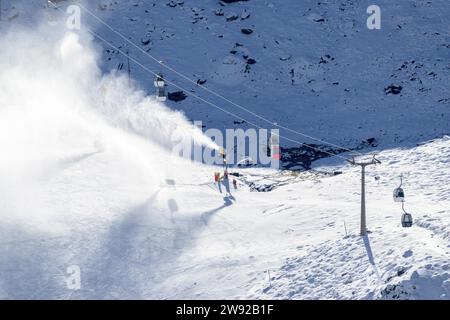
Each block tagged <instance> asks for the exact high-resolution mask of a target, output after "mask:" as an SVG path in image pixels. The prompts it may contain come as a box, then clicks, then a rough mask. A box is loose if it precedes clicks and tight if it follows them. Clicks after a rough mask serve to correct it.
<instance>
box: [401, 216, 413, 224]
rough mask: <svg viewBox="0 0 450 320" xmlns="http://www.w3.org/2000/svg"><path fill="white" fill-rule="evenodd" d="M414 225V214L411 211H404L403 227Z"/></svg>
mask: <svg viewBox="0 0 450 320" xmlns="http://www.w3.org/2000/svg"><path fill="white" fill-rule="evenodd" d="M412 225H413V218H412V215H411V214H409V213H404V214H403V215H402V227H404V228H409V227H412Z"/></svg>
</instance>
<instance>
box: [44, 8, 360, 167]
mask: <svg viewBox="0 0 450 320" xmlns="http://www.w3.org/2000/svg"><path fill="white" fill-rule="evenodd" d="M52 5H53V6H54V8H55V9H57V10H59V11H62V10H61V8H58V7H56V6H55V5H54V4H52ZM88 32H89V33H90V34H91V35H92V36H93V37H95V38H97V39H99V40H101V41H102V42H104V43H106V44H107V45H108V46H110V47H111V48H113V49H114V50H116V51H117V52H119V53H120V54H122V55H123V56H124V57H126V58H128V59H130V61H132V62H134V63H135V64H137V65H138V66H140V67H141V68H142V69H144V70H145V71H147V72H149V73H151V74H152V75H154V76H157V75H158V74H157V73H156V72H154V71H152V70H151V69H149V68H147V67H146V66H144V65H143V64H142V63H140V62H139V61H137V60H136V59H134V58H133V57H131V56H130V55H129V54H127V53H126V52H124V51H123V50H121V49H119V48H118V47H116V46H114V45H113V44H111V43H110V42H109V41H108V40H106V39H104V38H103V37H101V36H100V35H98V34H97V33H96V32H93V31H91V30H88ZM165 81H166V82H167V83H169V84H170V85H172V86H174V87H175V88H177V89H180V90H182V91H184V92H186V95H188V96H192V97H194V98H196V99H198V100H200V101H202V102H204V103H206V104H208V105H210V106H212V107H214V108H216V109H218V110H220V111H222V112H224V113H226V114H228V115H230V116H232V117H235V118H237V119H239V120H241V121H245V122H247V123H248V124H250V125H252V126H254V127H256V128H258V129H264V128H263V127H261V126H259V125H257V124H255V123H254V122H251V121H249V120H247V119H245V118H243V117H241V116H239V115H237V114H235V113H233V112H231V111H228V110H226V109H223V108H221V107H220V106H218V105H216V104H215V103H213V102H210V101H208V100H205V99H203V98H202V97H200V96H198V95H196V94H194V93H192V92H190V91H189V90H186V89H185V88H183V87H181V86H179V85H177V84H175V83H173V82H171V81H169V80H165ZM274 135H275V136H278V137H279V138H283V139H286V140H288V141H291V142H294V143H298V144H299V145H301V146H303V147H307V148H310V149H312V150H315V151H318V152H322V153H325V154H328V155H329V156H331V157H338V158H341V159H343V160H345V161H349V159H348V158H346V157H343V156H340V155H339V154H335V153H332V152H328V151H325V150H321V149H319V148H315V147H312V146H310V145H308V144H307V143H304V142H300V141H298V140H294V139H291V138H288V137H285V136H282V135H280V134H275V133H274ZM338 148H340V149H342V148H341V147H338ZM344 150H349V151H351V152H353V151H352V150H350V149H344ZM361 155H363V154H361Z"/></svg>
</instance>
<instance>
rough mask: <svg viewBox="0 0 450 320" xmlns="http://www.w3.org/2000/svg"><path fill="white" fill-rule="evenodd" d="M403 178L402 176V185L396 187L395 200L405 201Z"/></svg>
mask: <svg viewBox="0 0 450 320" xmlns="http://www.w3.org/2000/svg"><path fill="white" fill-rule="evenodd" d="M402 185H403V178H402V177H400V186H399V187H398V188H395V189H394V202H405V191H403V188H402Z"/></svg>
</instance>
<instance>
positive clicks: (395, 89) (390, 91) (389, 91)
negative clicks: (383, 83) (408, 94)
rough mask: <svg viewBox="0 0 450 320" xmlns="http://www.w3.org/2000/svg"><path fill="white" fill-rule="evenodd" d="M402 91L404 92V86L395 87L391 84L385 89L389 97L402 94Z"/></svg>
mask: <svg viewBox="0 0 450 320" xmlns="http://www.w3.org/2000/svg"><path fill="white" fill-rule="evenodd" d="M402 90H403V87H402V86H396V85H393V84H391V85H390V86H388V87H386V88H384V92H385V93H386V94H387V95H389V94H394V95H397V94H400V93H401V92H402Z"/></svg>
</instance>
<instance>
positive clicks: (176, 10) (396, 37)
mask: <svg viewBox="0 0 450 320" xmlns="http://www.w3.org/2000/svg"><path fill="white" fill-rule="evenodd" d="M100 3H101V5H100V6H95V5H91V6H90V8H91V10H93V12H94V13H95V14H96V15H98V17H100V18H102V19H104V20H105V21H106V22H107V23H108V24H110V26H112V27H113V28H114V29H115V30H117V31H118V32H119V33H121V34H122V35H124V36H125V37H127V38H128V39H129V40H131V41H132V42H133V43H135V44H137V45H138V46H140V47H141V48H142V49H144V50H145V51H147V52H148V53H149V54H151V55H152V56H154V57H156V58H157V60H162V61H164V62H165V63H167V64H168V65H169V66H171V67H173V68H175V69H176V70H177V71H179V72H182V73H183V74H185V75H187V76H188V77H190V78H191V79H192V80H194V81H197V80H200V81H206V83H205V86H206V87H207V88H209V89H211V90H214V91H215V92H217V93H219V94H222V95H224V96H225V97H226V98H228V99H231V100H232V101H234V102H236V103H238V104H240V105H242V106H244V107H246V108H248V109H249V110H251V111H252V112H254V113H257V114H259V115H261V116H262V117H264V118H267V119H268V120H270V121H271V122H273V123H278V124H280V125H283V126H287V127H289V128H292V129H294V130H298V131H301V132H303V133H307V134H309V135H312V136H315V137H319V138H322V139H326V140H330V141H331V142H334V143H339V144H343V145H344V146H347V147H349V146H351V147H353V146H355V145H356V144H358V143H359V142H360V141H362V140H364V139H367V138H376V139H377V140H378V142H379V143H381V145H386V146H387V145H392V144H394V145H398V144H401V143H406V142H417V141H426V140H429V139H432V138H435V137H439V136H441V135H442V134H448V133H449V117H450V115H449V112H450V109H449V107H448V101H449V96H448V88H447V83H448V79H449V72H448V71H449V69H448V68H449V66H448V61H447V60H448V57H449V54H450V51H449V50H450V49H449V43H450V42H449V30H448V28H447V23H446V21H447V20H448V15H449V14H450V4H449V2H448V1H446V0H432V1H422V0H413V1H402V2H392V1H385V0H382V1H378V2H377V5H379V6H380V8H381V10H382V28H381V30H368V29H367V27H366V20H367V18H368V16H369V15H368V14H367V13H366V10H367V8H368V6H369V5H371V4H372V2H371V1H354V0H351V1H350V0H340V1H334V0H333V1H312V0H307V1H297V0H292V1H287V0H283V1H252V0H250V1H238V2H235V3H230V4H224V3H223V2H222V3H220V2H219V1H203V0H186V1H169V0H167V1H142V0H132V1H131V0H130V1H127V0H122V1H109V0H101V1H100ZM99 7H100V8H102V10H100V9H98V8H99ZM83 18H84V19H85V21H89V22H90V25H95V26H96V27H95V29H96V31H97V32H98V33H99V34H101V35H102V36H103V37H105V38H106V39H108V40H110V41H112V43H113V44H114V45H116V46H120V47H121V48H127V49H128V50H129V52H130V53H131V55H132V57H134V58H136V59H137V60H139V61H140V62H142V63H143V64H144V65H145V66H147V67H149V68H150V69H152V70H154V71H160V70H161V71H163V72H164V74H165V75H166V77H167V79H168V80H170V81H173V82H174V83H176V84H178V85H181V86H182V87H184V88H186V90H188V91H191V90H192V91H193V92H195V93H196V94H199V95H201V96H202V97H204V98H206V99H208V100H210V101H212V102H214V103H217V104H218V105H220V106H221V107H224V108H225V109H227V110H230V111H232V112H234V113H236V114H237V115H239V116H242V117H244V118H246V119H248V120H249V121H251V122H254V123H256V124H258V125H261V126H263V127H267V128H271V127H273V125H272V124H270V123H265V122H264V121H262V120H261V119H260V118H257V117H255V116H253V115H251V114H249V113H247V112H245V111H243V110H241V109H239V108H237V107H236V106H234V105H232V104H230V103H228V102H225V101H223V100H221V99H219V98H217V97H215V96H214V95H211V94H210V93H208V92H205V91H204V90H202V89H201V88H199V87H196V86H194V85H192V83H189V82H187V81H185V80H184V79H182V78H180V77H179V76H177V75H176V74H174V73H173V72H171V71H168V70H166V69H164V68H161V67H160V66H158V64H157V63H156V62H155V61H154V60H152V59H150V58H149V57H148V56H145V55H144V54H143V53H142V52H139V51H138V50H136V48H134V47H132V46H131V45H130V44H129V43H127V42H126V41H125V40H124V39H121V38H120V37H119V36H118V35H117V34H114V33H113V32H112V31H111V30H110V29H109V28H107V27H105V26H104V25H102V24H101V23H99V22H98V20H96V19H95V18H93V17H92V16H90V15H89V14H87V13H84V14H83ZM243 29H250V30H252V31H253V32H252V33H251V34H244V33H243V32H242V30H243ZM105 50H107V51H105V52H103V55H104V64H103V68H104V69H105V70H110V69H111V68H113V69H114V68H117V66H118V65H119V64H120V63H125V65H126V59H125V58H124V57H123V56H121V55H120V54H118V53H117V52H114V50H112V51H111V50H110V48H109V49H106V48H105ZM250 59H253V61H252V60H250ZM254 62H255V63H254ZM131 67H132V75H133V77H134V78H135V79H137V80H138V81H139V83H140V84H141V85H142V86H143V87H144V88H145V89H146V90H148V92H150V93H153V90H154V89H153V87H152V78H153V76H151V75H150V74H148V73H147V72H145V71H144V70H142V68H140V67H139V66H137V65H134V64H133V63H132V66H131ZM390 85H394V86H401V87H402V90H401V92H400V93H399V94H397V95H396V94H388V93H387V92H386V91H385V89H386V88H388V87H389V86H390ZM168 91H169V92H173V91H178V89H177V88H174V87H173V86H169V87H168ZM168 105H169V106H170V107H171V108H174V109H179V110H183V111H184V112H185V113H186V115H187V116H188V117H189V118H190V119H191V120H202V121H203V122H204V124H205V125H206V126H207V127H214V128H221V129H223V128H233V127H236V126H240V127H247V126H246V124H238V125H236V124H235V123H234V121H235V120H238V119H234V118H232V117H230V116H228V115H226V114H224V113H223V112H221V111H219V110H217V109H214V108H212V107H211V106H208V105H206V104H205V103H204V102H202V101H198V100H196V99H195V98H193V97H189V98H187V99H186V100H184V101H182V102H178V103H176V102H169V103H168ZM281 134H282V135H284V136H287V137H289V138H292V139H295V140H299V141H301V142H308V143H309V142H312V141H311V140H309V139H307V138H305V137H302V136H299V135H296V134H293V133H292V132H289V131H286V130H281ZM293 144H294V143H293V142H290V141H288V140H283V139H282V145H286V146H289V145H293Z"/></svg>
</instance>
